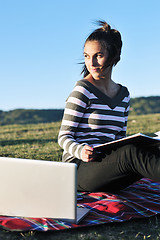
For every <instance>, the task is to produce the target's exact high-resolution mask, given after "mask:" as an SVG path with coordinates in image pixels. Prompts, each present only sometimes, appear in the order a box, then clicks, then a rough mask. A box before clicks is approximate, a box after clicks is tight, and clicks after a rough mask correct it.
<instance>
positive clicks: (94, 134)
mask: <svg viewBox="0 0 160 240" xmlns="http://www.w3.org/2000/svg"><path fill="white" fill-rule="evenodd" d="M129 100H130V97H129V92H128V90H127V88H126V87H124V86H121V85H120V90H119V92H118V94H117V95H116V96H115V97H114V98H109V97H108V96H106V95H105V94H104V93H102V92H101V91H100V90H99V89H98V88H96V87H95V86H94V85H93V84H91V83H90V82H89V81H87V80H85V79H82V80H80V81H78V82H77V84H76V86H75V88H74V89H73V91H72V92H71V94H70V96H69V97H68V99H67V101H66V107H65V111H64V116H63V119H62V125H61V128H60V131H59V135H58V143H59V145H60V146H61V147H62V148H63V149H64V152H63V158H62V161H71V160H73V159H74V158H78V159H81V152H82V149H83V147H84V145H85V144H88V145H90V146H92V147H94V146H96V145H99V144H103V143H105V142H108V141H113V140H116V139H119V138H122V137H124V136H125V135H126V128H127V119H128V111H129Z"/></svg>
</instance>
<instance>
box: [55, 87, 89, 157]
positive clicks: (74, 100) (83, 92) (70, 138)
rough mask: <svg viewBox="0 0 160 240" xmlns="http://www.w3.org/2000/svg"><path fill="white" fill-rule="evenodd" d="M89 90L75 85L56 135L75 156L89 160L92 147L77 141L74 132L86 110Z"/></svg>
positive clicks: (60, 142) (65, 149)
mask: <svg viewBox="0 0 160 240" xmlns="http://www.w3.org/2000/svg"><path fill="white" fill-rule="evenodd" d="M89 96H90V92H89V91H88V90H87V89H86V88H85V87H84V86H81V85H76V86H75V88H74V89H73V91H72V93H71V94H70V96H69V97H68V99H67V102H66V107H65V111H64V116H63V119H62V124H61V128H60V131H59V136H58V143H59V145H60V146H61V147H62V148H63V149H64V151H65V152H67V153H69V154H70V155H71V156H74V157H75V158H78V159H82V160H84V161H89V160H90V159H91V156H90V155H91V153H92V151H93V150H92V148H91V147H90V146H87V147H85V148H84V146H85V145H86V144H85V143H78V142H77V141H76V139H75V133H76V131H77V128H78V125H79V123H80V121H81V120H82V118H83V115H84V112H85V110H86V107H87V104H88V100H89Z"/></svg>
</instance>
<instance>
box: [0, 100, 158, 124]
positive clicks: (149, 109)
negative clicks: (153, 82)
mask: <svg viewBox="0 0 160 240" xmlns="http://www.w3.org/2000/svg"><path fill="white" fill-rule="evenodd" d="M63 112H64V110H63V109H46V110H36V109H35V110H34V109H16V110H11V111H0V125H7V124H29V123H49V122H56V121H60V120H61V119H62V116H63ZM153 113H160V96H156V97H154V96H151V97H139V98H132V99H131V108H130V115H142V114H153Z"/></svg>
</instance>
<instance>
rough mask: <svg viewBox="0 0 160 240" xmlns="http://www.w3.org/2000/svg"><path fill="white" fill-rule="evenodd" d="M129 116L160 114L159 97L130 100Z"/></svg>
mask: <svg viewBox="0 0 160 240" xmlns="http://www.w3.org/2000/svg"><path fill="white" fill-rule="evenodd" d="M130 105H131V108H130V115H142V114H152V113H160V96H151V97H139V98H131V102H130Z"/></svg>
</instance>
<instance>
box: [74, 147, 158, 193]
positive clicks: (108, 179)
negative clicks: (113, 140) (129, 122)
mask: <svg viewBox="0 0 160 240" xmlns="http://www.w3.org/2000/svg"><path fill="white" fill-rule="evenodd" d="M72 162H74V163H77V166H78V170H77V190H78V191H89V192H95V191H109V192H114V191H117V190H121V189H124V188H126V187H127V186H129V185H131V184H132V183H134V182H135V181H137V180H139V179H141V178H142V177H146V178H150V179H152V180H155V181H160V153H159V151H158V152H157V153H152V152H149V151H147V150H146V149H143V148H139V147H137V146H135V145H132V144H129V145H126V146H123V147H120V148H118V149H116V150H112V151H111V152H109V153H105V154H99V155H98V156H97V158H96V159H95V160H94V161H92V162H83V161H82V160H79V159H74V160H73V161H72Z"/></svg>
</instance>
